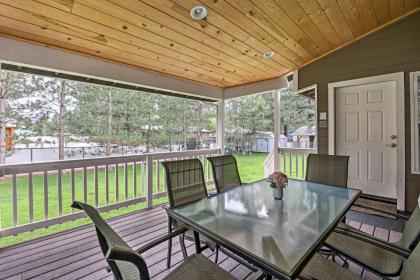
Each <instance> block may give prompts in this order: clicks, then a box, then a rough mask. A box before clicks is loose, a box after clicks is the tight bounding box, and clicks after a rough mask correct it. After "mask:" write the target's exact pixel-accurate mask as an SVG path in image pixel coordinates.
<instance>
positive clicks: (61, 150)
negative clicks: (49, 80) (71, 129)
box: [58, 80, 66, 160]
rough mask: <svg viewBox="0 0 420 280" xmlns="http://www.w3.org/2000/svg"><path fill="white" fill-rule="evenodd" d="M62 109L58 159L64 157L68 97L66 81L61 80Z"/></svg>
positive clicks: (59, 125) (59, 117)
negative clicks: (66, 102) (65, 106)
mask: <svg viewBox="0 0 420 280" xmlns="http://www.w3.org/2000/svg"><path fill="white" fill-rule="evenodd" d="M59 98H60V100H59V104H60V111H59V114H58V159H59V160H62V159H64V114H65V108H64V103H65V98H66V81H65V80H62V81H61V91H60V97H59Z"/></svg>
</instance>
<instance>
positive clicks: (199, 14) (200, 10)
mask: <svg viewBox="0 0 420 280" xmlns="http://www.w3.org/2000/svg"><path fill="white" fill-rule="evenodd" d="M206 16H207V8H206V7H204V6H203V5H195V6H194V7H192V8H191V17H192V18H193V19H196V20H200V19H204V18H205V17H206Z"/></svg>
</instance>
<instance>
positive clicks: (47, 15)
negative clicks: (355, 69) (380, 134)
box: [0, 0, 420, 88]
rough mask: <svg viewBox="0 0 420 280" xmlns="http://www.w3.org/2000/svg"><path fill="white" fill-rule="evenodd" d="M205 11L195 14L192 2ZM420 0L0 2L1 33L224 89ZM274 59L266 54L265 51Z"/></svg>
mask: <svg viewBox="0 0 420 280" xmlns="http://www.w3.org/2000/svg"><path fill="white" fill-rule="evenodd" d="M199 3H201V4H203V5H205V6H206V7H207V8H208V12H209V13H208V16H207V18H206V19H205V20H201V21H196V20H193V19H192V18H191V17H190V15H189V11H190V9H191V7H192V6H194V5H195V4H199ZM419 6H420V0H124V1H121V0H0V36H6V37H13V38H18V39H23V40H28V41H31V42H35V43H40V44H43V45H46V46H49V47H53V48H60V49H65V50H69V51H74V52H77V53H82V54H85V55H90V56H94V57H99V58H102V59H106V60H110V61H114V62H118V63H123V64H127V65H131V66H135V67H140V68H142V69H148V70H152V71H156V72H159V73H164V74H166V75H171V76H176V77H180V78H184V79H188V80H192V81H196V82H200V83H205V84H209V85H214V86H218V87H223V88H225V87H230V86H235V85H241V84H246V83H250V82H254V81H261V80H266V79H270V78H274V77H279V76H281V75H283V74H285V73H287V72H289V71H291V70H295V69H297V68H299V67H300V66H302V65H304V64H306V63H308V62H310V61H313V60H315V59H317V58H319V57H320V56H322V55H324V54H326V53H328V52H330V51H332V50H334V49H337V48H339V47H341V46H343V45H345V44H347V43H349V42H352V41H353V40H355V39H357V38H359V37H360V36H363V35H364V34H366V33H369V32H371V31H372V30H374V29H377V28H379V27H380V26H383V25H384V24H386V23H388V22H390V21H392V20H394V19H396V18H399V17H402V16H404V15H405V14H407V13H409V12H410V11H413V10H414V9H417V8H418V7H419ZM270 50H272V51H274V52H275V55H274V56H273V57H272V58H264V57H263V54H264V53H265V52H267V51H270Z"/></svg>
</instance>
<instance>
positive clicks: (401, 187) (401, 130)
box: [328, 72, 405, 211]
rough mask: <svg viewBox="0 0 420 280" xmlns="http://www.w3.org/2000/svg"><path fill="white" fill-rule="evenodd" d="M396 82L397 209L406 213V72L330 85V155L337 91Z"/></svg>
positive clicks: (333, 136)
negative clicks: (342, 88) (338, 89)
mask: <svg viewBox="0 0 420 280" xmlns="http://www.w3.org/2000/svg"><path fill="white" fill-rule="evenodd" d="M389 81H395V82H396V93H397V104H396V107H397V134H398V139H401V141H398V146H397V159H398V165H397V208H398V210H402V211H405V120H404V72H397V73H391V74H385V75H379V76H372V77H364V78H360V79H353V80H347V81H340V82H335V83H329V84H328V154H330V155H334V154H335V89H336V88H340V87H347V86H356V85H363V84H371V83H380V82H389Z"/></svg>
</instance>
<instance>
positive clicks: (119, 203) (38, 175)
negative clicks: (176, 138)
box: [0, 149, 220, 237]
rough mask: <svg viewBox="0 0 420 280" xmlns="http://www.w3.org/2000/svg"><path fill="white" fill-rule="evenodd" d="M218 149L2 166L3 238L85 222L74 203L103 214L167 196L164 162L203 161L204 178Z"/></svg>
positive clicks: (0, 205) (0, 223) (0, 217)
mask: <svg viewBox="0 0 420 280" xmlns="http://www.w3.org/2000/svg"><path fill="white" fill-rule="evenodd" d="M219 153H220V150H218V149H208V150H194V151H183V152H169V153H152V154H141V155H128V156H117V157H102V158H91V159H77V160H62V161H50V162H39V163H25V164H6V165H1V166H0V237H1V236H8V235H14V234H18V233H22V232H27V231H32V230H34V229H38V228H43V227H48V226H51V225H55V224H60V223H63V222H66V221H69V220H74V219H77V218H80V217H83V214H82V213H81V212H74V210H73V209H72V208H71V207H70V205H71V202H72V201H74V200H80V201H83V202H88V203H91V204H93V205H95V206H96V207H97V208H98V209H99V210H100V211H107V210H112V209H117V208H120V207H126V206H129V205H132V204H136V203H145V207H152V206H153V200H154V199H155V200H156V199H159V198H161V197H162V196H165V195H166V190H165V176H164V174H163V173H164V172H163V167H162V165H161V162H162V161H166V160H175V159H184V158H199V159H200V160H201V161H202V162H203V166H204V173H205V178H206V180H207V181H210V180H211V178H212V176H211V171H210V165H209V164H208V161H207V160H205V157H206V156H211V155H216V154H219Z"/></svg>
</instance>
